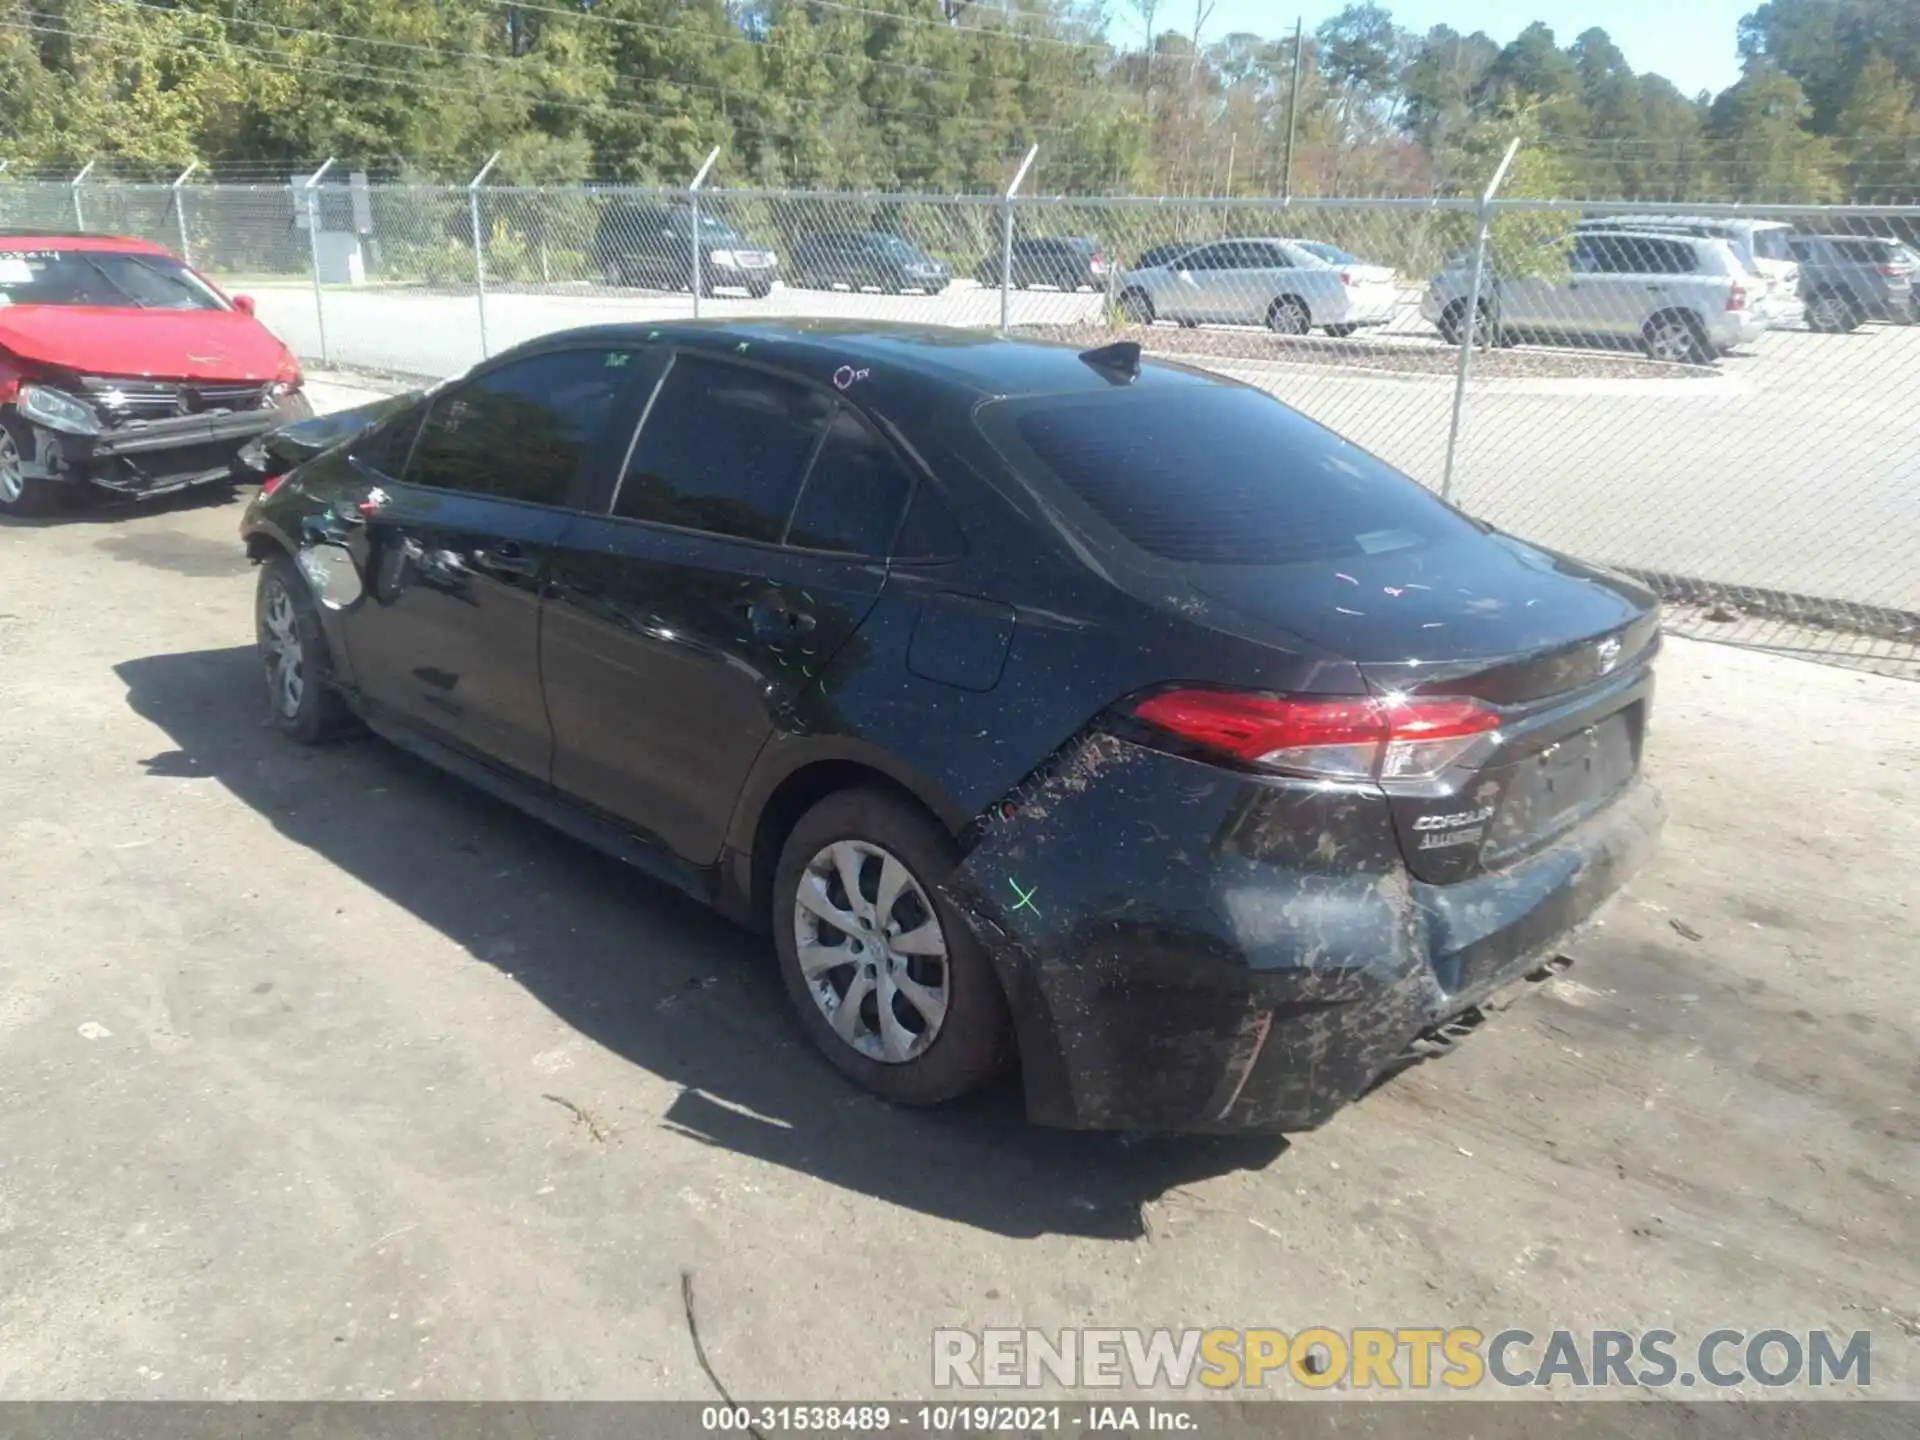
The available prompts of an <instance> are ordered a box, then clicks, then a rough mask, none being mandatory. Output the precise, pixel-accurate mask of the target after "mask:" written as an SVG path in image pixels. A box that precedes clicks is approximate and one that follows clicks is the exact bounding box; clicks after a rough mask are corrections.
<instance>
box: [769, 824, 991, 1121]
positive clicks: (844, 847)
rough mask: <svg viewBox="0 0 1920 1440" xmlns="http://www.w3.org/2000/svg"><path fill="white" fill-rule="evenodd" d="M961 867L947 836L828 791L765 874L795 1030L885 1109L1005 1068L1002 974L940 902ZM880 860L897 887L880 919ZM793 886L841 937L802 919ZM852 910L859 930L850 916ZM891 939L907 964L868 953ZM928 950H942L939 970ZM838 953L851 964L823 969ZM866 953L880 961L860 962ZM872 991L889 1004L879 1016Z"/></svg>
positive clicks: (884, 953)
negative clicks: (853, 899) (851, 998)
mask: <svg viewBox="0 0 1920 1440" xmlns="http://www.w3.org/2000/svg"><path fill="white" fill-rule="evenodd" d="M959 859H960V855H959V851H958V849H957V848H956V847H955V845H954V843H953V840H952V838H951V837H950V836H949V835H948V834H947V833H946V832H945V831H944V830H942V829H941V828H940V826H939V825H938V824H937V823H936V822H935V821H934V820H933V818H932V817H931V816H930V815H928V814H927V813H926V812H925V811H923V810H921V809H919V808H918V807H917V806H915V805H913V804H912V803H911V802H909V801H907V800H904V799H902V798H900V797H897V796H895V795H893V794H890V793H887V792H885V791H882V790H876V789H867V788H864V787H863V788H856V789H851V790H841V791H837V792H835V793H834V794H832V795H829V796H827V797H826V798H825V799H824V800H822V801H820V802H819V804H817V805H815V806H814V807H813V808H812V809H811V810H809V811H808V812H807V813H806V814H805V815H803V816H802V817H801V818H800V822H799V823H798V824H797V825H795V826H794V827H793V831H792V833H791V834H790V835H788V837H787V841H786V844H785V845H784V846H783V847H782V849H781V852H780V861H779V865H778V867H777V868H776V870H775V873H774V882H773V905H772V925H773V933H774V945H775V948H776V950H777V952H778V954H779V959H780V973H781V977H782V979H783V980H784V981H785V983H786V987H787V994H788V996H789V997H790V998H791V1000H792V1001H793V1005H794V1009H795V1011H796V1013H797V1014H798V1015H799V1017H800V1026H801V1028H802V1029H803V1030H805V1031H806V1033H807V1036H808V1038H809V1039H811V1040H812V1041H813V1043H814V1044H815V1045H816V1046H817V1047H818V1048H819V1050H820V1052H821V1054H822V1055H824V1056H825V1057H826V1058H827V1060H828V1062H829V1063H830V1064H832V1065H833V1067H834V1068H835V1069H836V1070H838V1071H839V1072H840V1073H841V1074H842V1075H845V1076H846V1077H847V1078H848V1079H849V1080H852V1081H853V1082H854V1083H855V1084H856V1085H858V1086H860V1087H861V1088H862V1089H864V1090H867V1091H869V1092H871V1093H872V1094H874V1095H877V1096H879V1097H880V1098H881V1099H883V1100H887V1101H889V1102H891V1103H893V1104H896V1105H916V1106H918V1105H938V1104H940V1103H942V1102H944V1101H947V1100H954V1099H958V1098H959V1097H960V1096H962V1095H966V1094H969V1093H971V1092H973V1091H975V1090H978V1089H980V1088H981V1087H982V1086H984V1085H987V1084H988V1083H990V1082H991V1081H992V1080H993V1079H994V1078H995V1077H997V1076H998V1075H1000V1074H1001V1073H1002V1072H1003V1071H1004V1070H1005V1069H1006V1068H1007V1065H1008V1063H1009V1062H1010V1060H1011V1059H1012V1058H1013V1054H1014V1047H1013V1023H1012V1016H1011V1014H1010V1013H1009V1011H1008V1008H1007V1002H1006V997H1005V995H1004V994H1002V992H1001V989H1000V979H999V976H998V975H997V974H996V973H995V971H994V968H993V964H992V962H991V961H990V960H989V959H988V958H987V956H986V953H985V951H984V950H982V949H981V946H980V943H979V941H978V940H977V939H976V938H975V937H974V935H973V932H972V931H971V929H969V927H968V926H967V923H966V921H965V920H964V919H963V918H962V917H961V916H960V915H959V914H958V912H956V911H955V910H954V908H953V906H952V904H951V903H950V902H949V901H948V900H947V899H946V897H945V896H943V895H942V894H941V893H940V891H939V886H940V884H941V882H942V881H944V880H945V879H946V878H947V876H948V875H949V874H951V873H952V871H953V869H954V867H955V865H957V864H958V863H959ZM889 863H891V864H895V865H898V866H900V867H901V869H902V871H903V872H904V880H903V881H900V882H899V883H897V884H896V885H895V887H894V890H895V898H894V900H893V903H892V906H891V913H890V914H889V915H888V916H877V915H876V914H875V912H874V905H875V902H876V900H877V899H878V898H879V896H878V890H879V882H880V880H881V877H882V876H883V875H886V874H888V871H887V866H888V864H889ZM849 868H850V869H851V871H852V873H853V877H854V885H855V887H856V888H857V889H858V890H859V891H860V898H859V904H858V906H854V905H850V904H849V897H848V894H847V889H846V883H845V880H844V878H843V877H844V876H845V875H846V874H847V873H848V869H849ZM891 878H896V879H897V876H896V877H891ZM803 884H804V885H807V886H809V887H810V889H811V893H812V894H813V896H814V899H813V900H812V902H811V904H812V905H819V906H824V907H825V908H826V909H827V910H829V911H830V912H831V913H834V914H838V915H840V916H842V917H843V918H844V919H845V921H846V924H847V926H848V927H850V928H841V927H840V926H838V925H836V924H834V923H832V922H831V921H829V920H827V919H825V918H822V917H821V916H820V915H819V913H818V911H817V910H816V909H813V908H809V904H808V902H803V900H802V897H801V887H802V885H803ZM862 908H864V923H863V921H862V917H861V916H860V915H858V914H856V913H854V912H855V911H856V910H860V909H862ZM929 928H931V934H929ZM889 933H891V934H892V938H894V939H898V938H900V937H901V936H902V935H904V934H909V933H910V934H912V935H915V936H917V937H919V940H918V942H917V943H916V945H915V947H914V950H913V952H912V953H911V954H902V953H897V952H895V951H894V950H893V949H892V947H891V945H890V944H883V945H882V946H881V947H880V948H879V949H877V950H876V949H875V948H874V946H875V942H876V940H878V939H880V937H881V936H882V935H883V934H889ZM803 937H804V938H805V939H806V940H807V945H808V954H807V958H806V961H805V962H804V963H803V960H802V953H801V944H802V939H803ZM856 946H858V947H860V948H859V950H858V951H857V952H856V950H855V947H856ZM935 947H938V948H939V949H940V950H942V951H944V955H943V956H941V957H938V958H937V959H936V957H935V956H934V955H933V954H932V953H931V952H932V950H933V949H934V948H935ZM836 951H844V952H846V954H847V957H848V958H847V959H846V960H844V961H840V962H838V963H830V962H831V961H832V958H833V952H836ZM874 954H878V956H879V959H878V960H877V961H868V960H863V959H860V958H857V957H858V956H860V955H874ZM809 970H810V971H811V974H809ZM899 977H904V979H905V981H907V982H910V983H911V985H912V986H913V987H914V990H915V991H917V992H918V994H919V996H920V997H921V998H922V1000H937V1001H938V1002H939V1006H940V1008H939V1010H938V1012H937V1018H932V1017H931V1015H930V1011H929V1010H926V1009H922V1008H920V1003H919V1002H917V1001H916V1000H914V999H911V998H909V996H910V994H911V993H912V992H910V991H908V990H907V989H905V988H896V985H897V984H898V982H899ZM855 987H860V988H859V993H858V995H857V997H856V1000H855V1004H854V1007H853V1008H852V1009H849V1008H847V1001H846V997H847V996H848V995H849V994H851V993H853V992H854V991H855ZM883 993H885V994H887V996H888V1004H889V1007H890V1009H889V1011H888V1013H887V1016H886V1017H883V1016H882V1013H881V1010H880V998H881V995H882V994H883ZM869 1002H871V1003H869ZM903 1012H904V1013H903ZM830 1017H831V1018H830ZM889 1018H890V1019H892V1020H893V1022H894V1023H893V1024H892V1025H891V1026H889V1025H888V1024H887V1019H889ZM929 1037H930V1038H929ZM889 1056H891V1057H892V1058H889Z"/></svg>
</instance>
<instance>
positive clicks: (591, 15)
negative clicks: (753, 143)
mask: <svg viewBox="0 0 1920 1440" xmlns="http://www.w3.org/2000/svg"><path fill="white" fill-rule="evenodd" d="M483 3H485V4H488V5H492V6H494V7H496V8H498V9H504V10H518V11H525V12H527V13H529V14H534V15H552V16H556V17H558V18H559V19H562V20H572V21H590V22H592V23H593V24H595V25H614V26H618V27H620V28H621V29H625V30H647V31H651V32H654V33H656V34H660V35H672V36H674V37H675V38H676V39H679V40H686V39H689V38H692V39H696V40H699V41H701V42H703V43H705V44H707V45H709V46H711V47H713V48H715V49H718V48H719V47H720V46H722V45H726V44H729V43H731V42H732V40H734V39H738V40H739V41H741V42H742V43H744V44H751V43H753V42H752V41H750V40H749V39H748V37H747V36H746V35H744V34H739V33H737V32H736V34H735V35H734V36H720V35H711V34H700V35H694V36H691V37H690V36H689V35H688V33H687V32H686V31H685V30H683V29H680V28H677V27H675V26H672V25H661V24H658V23H656V22H654V21H650V20H630V19H628V18H627V17H626V16H624V15H604V14H601V13H600V12H599V11H597V10H563V9H559V8H556V7H555V6H552V5H535V4H528V3H523V0H483ZM801 3H808V4H815V5H817V4H819V3H820V0H801ZM830 8H833V9H845V8H848V7H845V6H833V7H830ZM865 13H869V14H878V13H879V12H877V11H869V12H865ZM886 18H888V19H890V20H908V21H916V22H918V23H923V24H924V23H938V22H927V21H924V20H921V19H920V17H917V16H905V15H890V16H887V17H886ZM771 33H774V34H778V33H779V31H778V28H777V27H776V28H775V30H774V31H773V32H771ZM954 33H957V34H963V35H975V34H978V35H986V36H992V37H995V38H1006V37H1004V36H1002V34H1001V32H998V31H993V30H987V29H969V30H957V31H955V32H954ZM1012 38H1017V39H1021V40H1029V41H1031V42H1032V43H1035V44H1037V43H1040V39H1041V37H1037V36H1034V37H1028V36H1015V37H1012ZM1051 43H1053V44H1057V45H1067V46H1071V47H1072V48H1074V49H1084V50H1092V51H1099V52H1101V53H1102V54H1111V53H1112V51H1111V48H1110V47H1108V46H1104V45H1094V44H1086V43H1084V42H1080V41H1067V40H1055V41H1052V42H1051ZM831 58H834V59H859V60H861V61H862V62H864V63H865V64H868V65H873V66H877V67H879V68H881V69H886V70H901V71H905V72H907V73H910V74H914V75H946V76H950V77H952V78H954V79H959V80H973V79H977V78H979V77H978V76H977V74H976V73H975V72H973V71H971V70H949V69H946V68H944V67H942V66H938V65H915V64H913V63H911V62H909V61H905V60H880V59H876V58H875V57H873V56H871V55H865V54H862V55H858V56H840V55H835V56H832V57H831Z"/></svg>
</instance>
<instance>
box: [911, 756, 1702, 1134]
mask: <svg viewBox="0 0 1920 1440" xmlns="http://www.w3.org/2000/svg"><path fill="white" fill-rule="evenodd" d="M1096 777H1097V778H1096ZM1664 818H1665V811H1664V807H1663V805H1662V803H1661V801H1660V799H1659V797H1658V795H1657V794H1656V793H1655V792H1654V791H1653V789H1652V788H1651V787H1650V786H1648V785H1646V784H1645V783H1644V782H1642V783H1637V784H1636V785H1635V786H1634V787H1633V788H1632V789H1630V790H1629V791H1627V792H1626V793H1625V794H1623V795H1622V796H1620V797H1619V798H1618V799H1617V800H1615V801H1614V802H1613V803H1612V804H1611V805H1609V806H1608V807H1607V808H1606V809H1605V810H1603V811H1601V812H1600V813H1599V814H1597V815H1595V816H1593V817H1591V818H1590V819H1589V820H1587V821H1586V822H1584V823H1583V824H1581V825H1580V826H1578V827H1576V828H1575V829H1574V830H1573V831H1571V832H1569V833H1568V834H1567V835H1565V836H1563V837H1561V838H1560V839H1559V840H1558V841H1556V842H1555V843H1553V844H1551V845H1549V846H1547V847H1546V848H1544V849H1541V850H1539V851H1536V852H1535V853H1533V854H1531V855H1528V856H1527V857H1526V858H1524V859H1522V860H1519V861H1517V862H1515V863H1513V864H1511V865H1508V866H1507V867H1505V868H1504V869H1502V870H1500V871H1499V872H1497V873H1493V874H1488V875H1484V876H1481V877H1478V878H1475V879H1471V880H1465V881H1460V882H1457V883H1455V884H1451V885H1445V886H1436V885H1425V884H1422V883H1420V882H1419V881H1416V880H1414V879H1412V878H1411V877H1410V876H1409V875H1408V874H1407V872H1406V869H1405V866H1404V864H1403V863H1402V862H1401V858H1400V851H1399V845H1398V840H1397V837H1396V835H1395V832H1394V829H1393V822H1392V818H1391V816H1390V814H1389V813H1388V809H1387V805H1386V802H1385V800H1384V799H1383V798H1382V797H1380V796H1379V795H1378V794H1377V793H1372V794H1370V793H1368V792H1367V791H1366V790H1365V789H1364V788H1363V787H1354V788H1352V789H1347V790H1341V789H1328V788H1326V787H1324V786H1320V785H1315V784H1306V783H1296V782H1291V781H1286V780H1270V779H1266V778H1259V777H1253V776H1247V775H1239V774H1234V773H1230V772H1226V771H1222V770H1218V769H1215V768H1213V767H1211V766H1207V765H1202V764H1198V763H1195V762H1193V761H1189V760H1184V759H1180V758H1177V757H1174V756H1170V755H1165V754H1161V753H1159V752H1157V751H1152V750H1147V749H1144V748H1141V747H1137V746H1134V745H1131V744H1129V743H1127V742H1125V741H1122V740H1118V739H1113V738H1110V737H1105V736H1096V737H1094V738H1092V739H1090V740H1087V741H1085V742H1083V744H1081V745H1080V746H1079V747H1078V748H1077V750H1076V751H1075V752H1074V753H1073V754H1072V755H1071V757H1070V758H1069V759H1067V760H1066V761H1065V762H1064V763H1062V764H1060V765H1057V766H1056V767H1054V769H1053V771H1052V773H1051V774H1049V775H1048V776H1047V777H1046V778H1044V779H1042V780H1040V781H1039V782H1037V783H1036V784H1035V785H1034V786H1033V787H1031V788H1030V791H1029V793H1026V794H1024V795H1022V796H1019V797H1016V798H1015V799H1014V801H1012V802H1011V803H1010V804H1009V805H1007V806H1005V807H1002V809H1001V811H1000V812H999V818H998V819H996V821H995V822H994V823H992V824H990V825H989V826H988V828H987V829H986V831H985V833H984V835H983V838H982V839H981V841H980V843H979V844H978V845H977V846H976V848H975V849H974V850H973V852H972V853H971V855H970V856H969V857H968V859H967V860H966V861H965V862H964V863H963V864H962V866H961V867H960V869H959V870H958V871H957V872H956V873H955V875H954V877H953V879H952V880H951V881H950V882H949V885H948V894H949V898H951V899H952V900H954V901H955V903H956V904H957V905H958V907H959V909H960V910H961V913H962V914H963V915H965V916H966V917H967V918H968V921H969V923H970V924H971V925H972V927H973V929H974V931H975V933H976V934H977V935H978V936H979V937H980V939H981V940H982V942H983V944H984V945H985V946H986V948H987V950H988V952H989V954H990V955H991V956H992V958H993V960H994V963H995V965H996V968H997V969H998V971H999V973H1000V977H1001V980H1002V983H1003V985H1004V986H1005V988H1006V992H1007V996H1008V1000H1009V1003H1010V1005H1011V1007H1012V1010H1013V1013H1014V1017H1015V1023H1016V1027H1017V1029H1018V1034H1019V1042H1020V1053H1021V1064H1022V1070H1023V1073H1024V1076H1025V1084H1026V1091H1027V1108H1028V1113H1029V1115H1030V1116H1031V1117H1032V1119H1033V1120H1034V1121H1036V1122H1037V1123H1040V1124H1046V1125H1057V1126H1064V1127H1069V1128H1076V1129H1142V1130H1179V1131H1207V1130H1301V1129H1310V1128H1312V1127H1313V1126H1316V1125H1319V1124H1320V1123H1322V1122H1323V1121H1325V1120H1326V1119H1327V1118H1328V1117H1329V1116H1331V1115H1332V1114H1333V1113H1334V1112H1335V1111H1337V1110H1338V1109H1340V1108H1341V1107H1342V1106H1343V1105H1345V1104H1347V1103H1348V1102H1349V1101H1351V1100H1353V1099H1355V1098H1357V1097H1358V1096H1359V1095H1361V1094H1363V1093H1364V1092H1365V1091H1366V1090H1367V1089H1368V1088H1369V1087H1370V1086H1371V1085H1372V1084H1374V1083H1375V1082H1376V1081H1377V1080H1378V1079H1379V1078H1380V1077H1381V1076H1382V1075H1384V1074H1386V1073H1388V1072H1390V1071H1392V1070H1394V1069H1396V1068H1398V1067H1399V1066H1400V1065H1402V1064H1404V1063H1406V1061H1407V1060H1408V1059H1409V1058H1410V1057H1411V1056H1414V1055H1417V1054H1418V1053H1419V1052H1420V1049H1421V1046H1420V1040H1421V1037H1422V1036H1423V1035H1424V1034H1426V1033H1427V1032H1430V1031H1432V1030H1433V1029H1434V1028H1435V1027H1436V1026H1439V1025H1441V1024H1443V1023H1444V1022H1446V1021H1448V1020H1449V1019H1451V1018H1452V1017H1456V1016H1459V1015H1461V1014H1462V1013H1463V1012H1465V1011H1467V1010H1469V1009H1470V1008H1471V1007H1473V1006H1474V1005H1475V1004H1477V1003H1478V1002H1479V1001H1480V1000H1483V999H1485V998H1486V997H1487V996H1488V995H1489V994H1490V993H1492V992H1493V991H1495V990H1497V989H1500V988H1502V987H1504V986H1505V985H1507V984H1509V983H1511V982H1513V981H1514V980H1516V979H1518V978H1519V977H1521V976H1522V975H1524V974H1526V973H1527V972H1528V971H1531V970H1533V969H1535V968H1537V967H1538V966H1539V965H1540V964H1541V963H1542V961H1544V960H1545V959H1547V958H1548V957H1549V956H1551V955H1552V954H1553V953H1554V951H1555V950H1556V949H1557V948H1559V947H1560V946H1562V945H1563V944H1564V943H1565V940H1566V938H1567V936H1568V934H1569V933H1570V932H1572V931H1574V930H1576V929H1577V928H1579V927H1580V926H1581V925H1583V924H1584V923H1585V922H1587V921H1588V920H1590V919H1591V918H1592V916H1593V914H1594V912H1595V911H1596V910H1598V908H1599V907H1600V906H1601V904H1602V903H1603V902H1604V901H1606V900H1607V899H1608V898H1609V897H1610V896H1611V895H1612V894H1613V893H1614V892H1615V891H1617V890H1618V889H1619V888H1620V887H1621V886H1622V885H1623V884H1624V883H1625V882H1626V880H1627V878H1628V877H1629V876H1630V875H1631V874H1632V873H1633V872H1634V871H1635V870H1636V869H1637V868H1638V867H1639V866H1640V865H1641V864H1642V862H1644V861H1645V859H1646V858H1647V857H1648V856H1649V855H1650V853H1651V852H1652V850H1653V848H1654V846H1655V844H1656V843H1657V840H1658V837H1659V832H1660V828H1661V825H1662V823H1663V821H1664Z"/></svg>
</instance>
